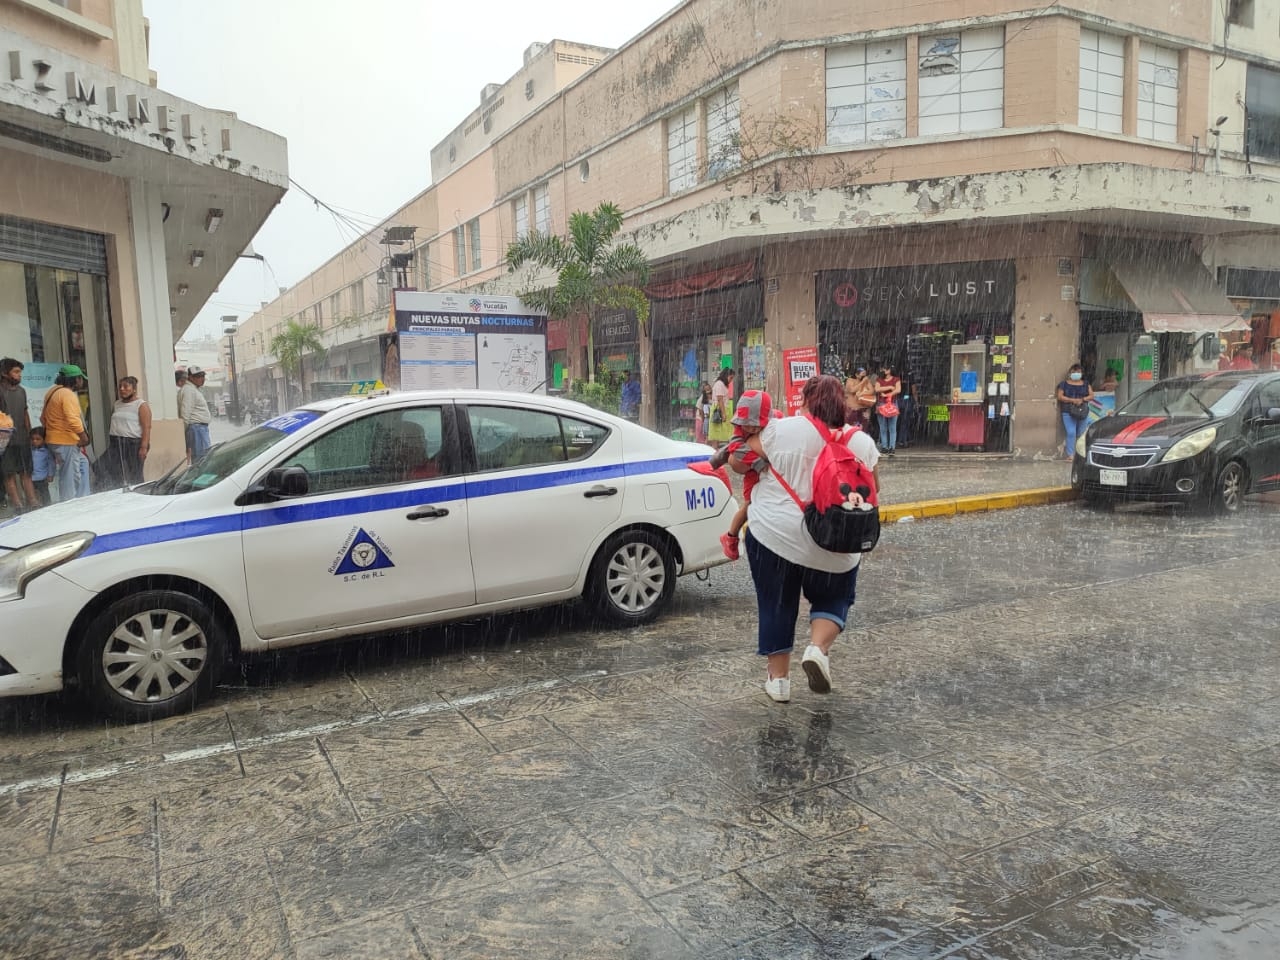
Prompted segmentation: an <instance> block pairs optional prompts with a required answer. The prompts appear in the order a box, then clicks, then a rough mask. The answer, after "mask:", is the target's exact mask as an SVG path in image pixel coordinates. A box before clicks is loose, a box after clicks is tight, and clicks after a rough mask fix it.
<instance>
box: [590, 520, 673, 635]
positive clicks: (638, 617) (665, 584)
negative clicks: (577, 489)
mask: <svg viewBox="0 0 1280 960" xmlns="http://www.w3.org/2000/svg"><path fill="white" fill-rule="evenodd" d="M675 588H676V561H675V558H674V557H673V556H672V553H671V547H670V545H669V544H668V543H667V541H666V540H665V539H664V538H662V537H660V536H658V535H657V534H655V533H651V532H649V531H647V530H622V531H620V532H618V533H615V534H614V535H613V536H612V537H610V538H609V539H608V540H607V541H605V544H604V546H602V547H601V548H600V552H599V553H597V554H596V558H595V560H594V561H593V562H592V567H591V576H590V578H589V579H588V581H587V602H588V603H589V604H590V606H591V609H592V610H593V611H594V613H595V614H596V615H597V616H598V617H600V618H601V619H602V620H605V621H607V622H609V623H612V624H617V625H619V626H638V625H639V624H642V623H649V622H650V621H652V620H654V619H655V618H657V616H658V614H660V613H661V612H662V610H663V608H664V607H666V605H667V604H668V603H669V602H670V600H671V595H672V594H673V593H674V592H675Z"/></svg>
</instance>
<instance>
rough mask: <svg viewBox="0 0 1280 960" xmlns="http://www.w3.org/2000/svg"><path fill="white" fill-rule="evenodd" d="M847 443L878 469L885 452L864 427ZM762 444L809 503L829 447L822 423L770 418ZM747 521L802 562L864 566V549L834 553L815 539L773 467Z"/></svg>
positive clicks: (828, 567) (764, 539)
mask: <svg viewBox="0 0 1280 960" xmlns="http://www.w3.org/2000/svg"><path fill="white" fill-rule="evenodd" d="M846 430H848V428H846ZM846 442H847V443H848V445H849V449H850V450H852V451H853V455H854V456H855V457H857V458H858V459H859V460H861V461H862V462H863V463H864V464H866V466H867V469H868V470H874V469H875V466H876V464H877V463H879V461H880V453H879V452H878V451H877V450H876V445H875V442H874V441H873V440H872V439H871V437H870V436H868V435H867V434H866V433H864V432H863V431H861V430H852V431H849V438H848V440H847V441H846ZM760 443H761V446H763V447H764V452H765V456H766V457H767V458H768V460H769V464H770V466H772V467H773V468H774V469H775V470H777V471H778V472H779V473H780V474H782V476H783V478H785V479H786V481H787V483H789V484H791V488H792V489H793V490H795V492H796V496H798V497H799V498H800V499H801V500H802V501H804V502H805V503H808V502H809V499H810V498H811V497H812V496H813V467H814V464H816V463H817V462H818V454H820V453H821V452H822V448H823V447H825V446H826V440H824V439H823V438H822V435H821V434H819V433H818V430H817V428H816V427H815V426H814V425H813V424H812V423H810V422H809V418H808V417H805V416H797V417H787V418H785V419H783V420H770V421H769V425H768V426H766V427H765V428H764V430H762V431H761V432H760ZM747 522H748V524H749V525H750V533H751V535H752V536H753V537H755V538H756V540H758V541H759V542H760V543H761V545H762V546H765V547H768V548H769V549H770V550H772V551H773V552H774V553H776V554H777V555H778V556H780V557H782V558H783V559H784V560H790V561H791V562H792V563H796V564H799V565H800V566H802V567H809V568H810V569H813V570H825V571H827V572H828V573H846V572H847V571H849V570H852V569H853V568H854V567H856V566H857V565H858V559H859V557H860V556H861V554H857V553H833V552H831V551H830V550H824V549H822V547H820V546H818V545H817V544H816V543H814V542H813V538H812V537H810V536H809V531H808V530H806V529H805V528H804V514H803V513H801V511H800V508H799V507H798V506H797V505H796V502H795V501H794V500H792V499H791V494H789V493H787V491H786V488H785V487H783V486H782V484H780V483H779V482H778V478H777V477H775V476H774V475H773V473H772V472H770V471H768V470H766V471H765V472H764V473H762V474H760V482H759V483H758V484H756V487H755V489H754V490H753V491H752V492H751V505H750V506H749V507H748V508H747Z"/></svg>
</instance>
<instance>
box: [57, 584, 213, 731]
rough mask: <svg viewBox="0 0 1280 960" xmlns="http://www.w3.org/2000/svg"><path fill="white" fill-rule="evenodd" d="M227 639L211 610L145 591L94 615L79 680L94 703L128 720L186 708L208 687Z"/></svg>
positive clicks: (175, 595)
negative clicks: (224, 637)
mask: <svg viewBox="0 0 1280 960" xmlns="http://www.w3.org/2000/svg"><path fill="white" fill-rule="evenodd" d="M224 649H225V642H224V639H223V635H222V629H221V627H220V625H219V623H218V620H217V617H215V616H214V613H213V611H212V610H211V609H209V607H208V605H207V604H205V603H204V602H202V601H201V600H199V599H197V598H196V597H193V596H191V595H190V594H186V593H180V592H178V591H174V590H144V591H142V592H141V593H135V594H131V595H130V596H127V597H124V598H122V599H120V600H117V601H116V602H115V603H113V604H111V605H110V606H109V607H107V608H106V609H105V610H104V611H102V613H100V614H99V615H98V616H97V617H95V618H94V620H93V622H92V623H90V625H89V630H88V633H87V634H86V636H85V640H84V643H83V644H82V645H81V647H80V656H79V664H78V672H79V676H80V683H81V686H82V688H83V689H84V691H85V693H86V694H87V695H88V697H89V699H90V700H91V701H92V702H93V704H94V705H95V706H96V707H98V708H99V709H100V710H101V711H103V712H104V713H109V714H111V715H112V716H115V717H119V718H121V719H125V720H150V719H156V718H158V717H167V716H169V715H171V714H174V713H178V712H180V711H186V710H190V709H191V708H192V707H193V706H195V704H196V701H198V700H199V699H200V698H201V697H203V696H204V695H205V694H207V693H208V691H209V689H210V688H211V687H212V686H213V683H214V680H215V679H216V674H217V672H218V668H219V666H220V665H221V664H222V661H223V656H224Z"/></svg>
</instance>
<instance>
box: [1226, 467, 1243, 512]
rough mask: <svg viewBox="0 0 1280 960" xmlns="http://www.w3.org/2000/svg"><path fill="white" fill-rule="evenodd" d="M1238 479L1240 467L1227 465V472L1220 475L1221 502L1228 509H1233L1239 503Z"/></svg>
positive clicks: (1239, 478)
mask: <svg viewBox="0 0 1280 960" xmlns="http://www.w3.org/2000/svg"><path fill="white" fill-rule="evenodd" d="M1240 480H1241V477H1240V469H1239V468H1238V467H1234V466H1231V467H1227V472H1226V473H1225V474H1224V475H1223V477H1222V504H1223V506H1225V507H1226V508H1227V509H1228V510H1234V509H1235V508H1236V507H1238V506H1239V505H1240Z"/></svg>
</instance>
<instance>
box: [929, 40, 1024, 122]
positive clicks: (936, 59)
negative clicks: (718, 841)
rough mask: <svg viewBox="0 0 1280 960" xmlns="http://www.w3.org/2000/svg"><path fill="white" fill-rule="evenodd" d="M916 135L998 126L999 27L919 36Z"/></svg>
mask: <svg viewBox="0 0 1280 960" xmlns="http://www.w3.org/2000/svg"><path fill="white" fill-rule="evenodd" d="M919 72H920V135H921V136H930V135H932V134H944V133H968V132H970V131H975V130H995V129H998V128H999V127H1002V126H1004V27H988V28H983V29H979V30H966V31H964V32H963V33H951V34H942V35H940V36H932V37H921V38H920V63H919Z"/></svg>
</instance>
